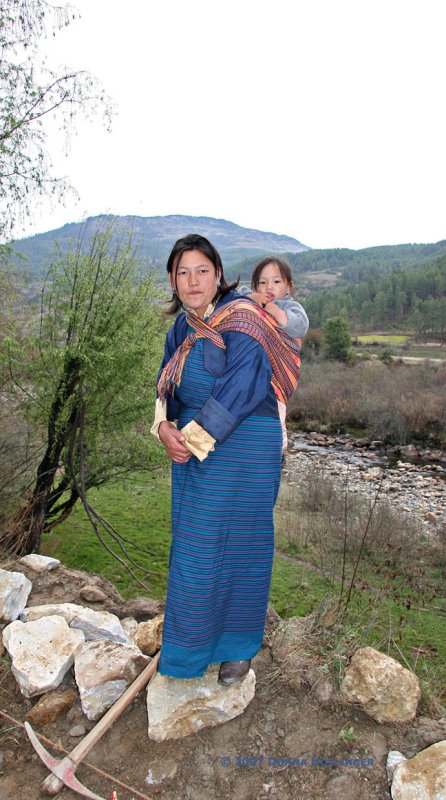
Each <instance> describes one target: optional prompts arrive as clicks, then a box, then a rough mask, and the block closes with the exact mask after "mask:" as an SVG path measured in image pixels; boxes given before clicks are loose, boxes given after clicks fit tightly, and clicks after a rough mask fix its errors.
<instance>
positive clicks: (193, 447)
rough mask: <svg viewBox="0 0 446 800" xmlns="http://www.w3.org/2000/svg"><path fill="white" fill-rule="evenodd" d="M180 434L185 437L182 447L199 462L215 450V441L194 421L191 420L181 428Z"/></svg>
mask: <svg viewBox="0 0 446 800" xmlns="http://www.w3.org/2000/svg"><path fill="white" fill-rule="evenodd" d="M181 433H182V434H183V436H184V437H185V441H184V442H183V444H184V446H185V447H187V449H188V450H190V452H191V453H192V455H194V456H196V457H197V458H198V460H199V461H204V459H205V458H207V456H208V455H209V453H210V452H212V451H213V450H215V447H214V444H215V439H214V437H213V436H211V434H210V433H208V432H207V431H205V429H204V428H202V427H201V425H198V424H197V423H196V422H195V420H191V421H190V422H188V423H187V425H185V426H184V428H181Z"/></svg>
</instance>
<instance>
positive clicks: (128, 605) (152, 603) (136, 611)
mask: <svg viewBox="0 0 446 800" xmlns="http://www.w3.org/2000/svg"><path fill="white" fill-rule="evenodd" d="M163 608H164V603H162V602H161V601H160V600H152V599H151V598H149V597H134V598H133V600H123V601H122V603H115V604H114V605H113V606H109V610H110V611H111V612H112V614H116V616H117V617H119V619H122V618H123V617H134V618H135V619H136V620H137V621H138V622H142V621H143V620H146V619H153V617H156V616H157V614H161V613H162V611H163Z"/></svg>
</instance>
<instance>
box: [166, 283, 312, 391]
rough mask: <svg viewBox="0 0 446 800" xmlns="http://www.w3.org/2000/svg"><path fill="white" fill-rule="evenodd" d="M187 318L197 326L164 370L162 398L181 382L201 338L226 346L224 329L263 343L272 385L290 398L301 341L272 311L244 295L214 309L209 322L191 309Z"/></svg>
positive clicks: (297, 371)
mask: <svg viewBox="0 0 446 800" xmlns="http://www.w3.org/2000/svg"><path fill="white" fill-rule="evenodd" d="M186 319H187V322H188V323H189V325H190V326H191V327H192V328H193V329H194V330H193V331H190V332H189V333H188V334H187V336H186V338H185V339H184V341H183V342H182V344H180V346H179V347H178V348H177V350H176V351H175V353H174V354H173V356H172V358H171V359H170V360H169V361H168V362H167V364H166V366H165V367H164V369H163V370H162V372H161V374H160V377H159V380H158V395H159V397H160V398H161V399H162V400H164V399H165V397H166V396H167V394H168V393H172V392H173V391H174V389H175V387H177V386H179V385H180V383H181V374H182V372H183V367H184V362H185V360H186V357H187V355H188V353H189V351H190V349H191V347H193V345H194V344H195V342H196V341H197V340H198V339H210V340H211V341H212V342H213V343H214V344H215V345H216V346H217V347H221V348H222V349H224V350H225V349H226V345H225V343H224V341H223V337H222V333H224V332H225V331H239V332H240V333H245V334H247V335H248V336H252V338H253V339H255V340H256V341H257V342H259V344H261V345H262V347H263V348H264V350H265V352H266V355H267V356H268V359H269V362H270V364H271V369H272V373H273V375H272V378H271V385H272V387H273V389H274V391H275V393H276V395H277V398H278V400H280V401H281V402H282V403H286V402H287V400H288V398H289V397H290V395H291V394H292V393H293V392H294V390H295V388H296V386H297V383H298V380H299V375H300V344H301V342H300V339H292V337H291V336H288V334H287V333H285V331H283V330H281V328H280V327H279V324H278V322H277V321H276V319H275V318H274V317H273V316H272V315H271V314H269V313H268V312H267V311H264V309H263V308H260V306H256V305H255V304H254V303H253V302H252V301H249V300H243V299H240V300H233V301H232V302H231V303H227V304H226V305H224V306H222V307H221V308H220V309H218V310H215V311H213V312H212V314H211V315H210V316H209V317H208V319H207V320H206V322H205V321H204V320H203V319H200V317H197V316H196V315H195V314H191V313H189V312H188V311H186Z"/></svg>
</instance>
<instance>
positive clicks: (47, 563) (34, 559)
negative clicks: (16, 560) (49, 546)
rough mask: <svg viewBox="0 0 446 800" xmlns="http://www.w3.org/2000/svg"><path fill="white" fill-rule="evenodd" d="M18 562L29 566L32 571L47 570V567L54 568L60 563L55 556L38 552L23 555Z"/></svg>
mask: <svg viewBox="0 0 446 800" xmlns="http://www.w3.org/2000/svg"><path fill="white" fill-rule="evenodd" d="M20 563H21V564H24V565H25V567H30V569H33V570H34V572H48V570H49V569H56V567H58V566H59V565H60V561H59V559H57V558H51V556H41V555H39V553H30V554H29V555H28V556H23V558H21V559H20Z"/></svg>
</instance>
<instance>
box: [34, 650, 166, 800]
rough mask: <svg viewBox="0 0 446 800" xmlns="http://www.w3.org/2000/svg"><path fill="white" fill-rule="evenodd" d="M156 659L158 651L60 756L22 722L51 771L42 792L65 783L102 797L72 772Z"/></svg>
mask: <svg viewBox="0 0 446 800" xmlns="http://www.w3.org/2000/svg"><path fill="white" fill-rule="evenodd" d="M158 661H159V653H157V654H156V656H155V657H154V658H153V659H152V661H151V662H150V664H148V665H147V667H146V668H145V669H144V670H143V671H142V672H141V673H140V674H139V675H138V677H137V678H136V679H135V680H134V681H133V683H132V684H130V686H129V687H128V688H127V689H126V690H125V692H124V693H123V694H122V695H121V697H119V698H118V700H117V701H116V703H115V704H114V705H112V707H111V708H109V709H108V711H107V713H106V714H104V716H103V717H102V719H100V720H99V722H98V724H97V725H95V726H94V728H92V729H91V731H90V733H87V735H86V736H85V737H84V738H83V739H82V741H81V742H79V744H78V745H76V747H75V748H74V749H73V750H72V751H71V753H70V755H68V756H65V757H64V758H62V759H57V758H54V757H53V756H52V755H50V754H49V753H48V751H47V750H45V748H44V746H43V744H41V742H39V740H38V738H37V736H36V734H35V733H34V731H33V729H32V727H31V725H30V724H29V722H25V729H26V732H27V734H28V736H29V739H30V741H31V744H32V746H33V747H34V750H35V751H36V753H37V754H38V755H39V756H40V758H41V759H42V761H43V763H44V764H46V766H47V767H48V769H49V770H50V771H51V772H52V775H48V776H47V777H46V778H45V780H44V781H43V783H42V791H43V792H45V794H49V795H51V796H54V795H56V794H57V793H58V792H60V790H61V789H63V787H64V786H68V788H69V789H72V790H73V792H77V793H78V794H82V795H83V796H84V797H90V798H91V800H104V798H102V797H100V796H99V795H98V794H95V793H94V792H90V790H89V789H87V787H86V786H84V785H83V784H82V783H80V781H78V779H77V778H76V776H75V774H74V773H75V771H76V768H77V766H78V764H80V762H81V761H82V759H84V758H85V756H86V755H87V753H89V752H90V750H91V749H92V748H93V747H94V746H95V744H96V743H97V742H98V741H99V739H100V738H101V736H103V735H104V733H105V732H106V731H107V730H108V729H109V728H110V726H111V725H112V724H113V723H114V721H115V720H116V719H117V718H118V717H119V716H120V715H121V714H122V712H123V711H124V709H126V708H127V706H128V705H129V703H131V702H132V700H133V699H134V698H135V697H136V695H137V694H138V692H140V690H141V689H143V687H144V686H145V685H146V683H147V682H148V680H149V678H151V676H152V675H153V673H154V672H156V668H157V666H158Z"/></svg>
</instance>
